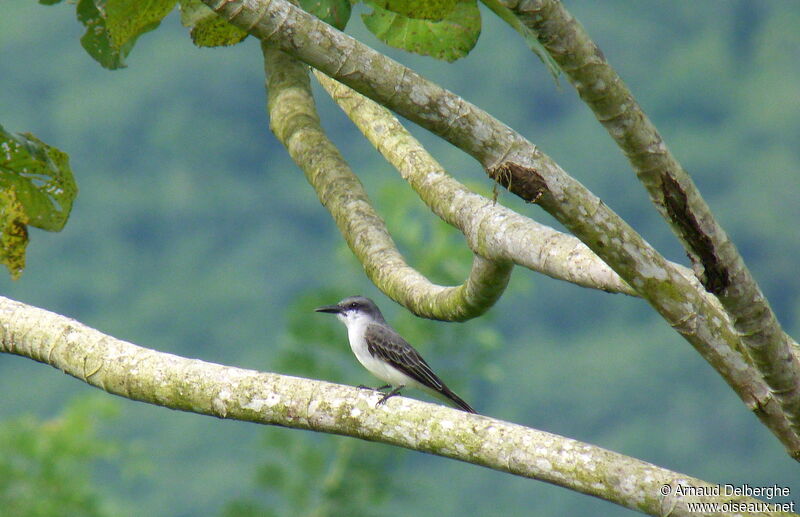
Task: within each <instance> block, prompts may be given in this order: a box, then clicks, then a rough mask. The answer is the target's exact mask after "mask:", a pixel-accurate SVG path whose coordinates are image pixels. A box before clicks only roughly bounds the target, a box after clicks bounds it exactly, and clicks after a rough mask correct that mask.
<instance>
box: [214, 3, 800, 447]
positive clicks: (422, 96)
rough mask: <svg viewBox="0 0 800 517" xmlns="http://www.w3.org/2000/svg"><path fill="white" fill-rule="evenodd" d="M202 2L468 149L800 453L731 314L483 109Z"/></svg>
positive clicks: (368, 59)
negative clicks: (636, 297)
mask: <svg viewBox="0 0 800 517" xmlns="http://www.w3.org/2000/svg"><path fill="white" fill-rule="evenodd" d="M203 2H204V3H206V4H207V5H208V6H209V7H211V8H212V9H214V10H215V11H216V12H217V13H218V14H220V15H221V16H222V17H223V18H225V19H226V20H228V21H230V22H231V23H232V24H233V25H235V26H237V27H240V28H242V29H244V30H247V31H248V32H250V33H251V34H253V35H255V36H256V37H258V38H260V39H261V40H262V41H264V42H267V43H269V44H270V45H274V46H275V47H276V48H280V49H281V50H284V51H285V52H287V53H288V54H290V55H292V56H294V57H296V58H297V59H300V60H302V61H304V62H305V63H308V64H310V65H312V66H313V67H314V68H316V69H318V70H320V71H322V72H324V73H325V74H326V75H328V76H330V77H333V78H334V79H337V80H339V81H340V82H342V83H344V84H346V85H348V86H350V87H351V88H353V89H355V90H356V91H358V92H360V93H362V94H364V95H366V96H367V97H370V98H371V99H373V100H375V101H376V102H378V103H380V104H383V105H384V106H386V107H388V108H391V109H392V110H394V111H395V112H397V113H399V114H400V115H402V116H404V117H406V118H408V119H409V120H411V121H413V122H416V123H418V124H420V125H421V126H422V127H424V128H426V129H428V130H429V131H432V132H433V133H435V134H437V135H439V136H441V137H442V138H444V139H446V140H447V141H449V142H451V143H452V144H453V145H455V146H457V147H459V148H461V149H463V150H464V151H466V152H468V153H469V154H471V155H472V156H473V157H474V158H475V159H477V160H478V161H479V162H480V163H482V164H483V165H484V167H485V168H486V170H487V173H488V174H489V175H490V177H492V178H493V179H495V180H496V181H498V182H499V183H501V184H502V185H503V186H504V187H505V188H507V189H508V190H509V191H511V192H513V193H514V194H517V195H519V196H520V197H522V198H523V199H525V200H526V201H529V202H531V203H533V202H536V203H537V204H539V205H540V206H541V207H542V208H544V209H545V210H547V211H548V212H549V213H550V214H551V215H553V216H554V217H555V218H556V219H557V220H558V221H559V222H561V223H562V224H564V226H566V227H567V228H568V229H569V230H570V231H571V232H572V233H573V234H574V235H575V236H576V237H578V238H579V239H580V240H581V241H583V242H584V243H585V244H586V245H587V246H589V248H590V249H591V250H592V251H594V252H595V253H596V254H597V255H598V256H599V257H600V258H601V259H602V260H603V261H604V262H606V263H607V264H608V265H609V266H611V267H612V269H614V271H616V272H617V273H618V274H619V275H620V276H621V277H622V278H623V279H624V280H625V281H626V282H627V283H628V284H629V285H630V286H631V287H633V288H634V289H635V290H636V291H637V292H638V293H639V294H640V295H641V296H642V297H643V298H645V299H646V300H647V301H648V302H649V303H650V305H651V306H652V307H653V308H655V309H656V310H657V311H658V312H659V314H661V316H662V317H663V318H664V319H665V320H666V321H667V322H668V323H669V324H670V325H672V326H673V327H674V328H675V329H676V330H677V331H678V332H679V333H680V334H681V335H682V336H683V337H684V338H685V339H686V340H687V341H688V342H689V343H691V344H692V345H693V346H694V347H695V349H696V350H697V351H698V352H699V353H700V354H701V355H702V356H703V357H704V358H705V359H706V360H707V361H708V362H709V363H710V364H711V365H712V366H713V367H714V368H715V369H716V370H717V371H718V372H719V373H720V375H722V377H723V378H724V379H725V381H726V382H727V383H728V385H730V386H731V387H732V388H733V389H734V391H735V392H736V394H737V395H738V396H739V397H740V398H741V399H742V401H743V402H744V403H745V404H746V405H747V407H749V408H750V409H751V410H752V411H753V412H754V413H755V414H756V415H757V416H758V417H759V418H760V419H761V421H762V422H763V423H764V424H765V425H766V426H767V427H768V428H769V429H770V430H771V431H772V432H773V433H774V434H775V436H776V437H778V439H779V440H780V441H781V442H782V443H783V444H784V446H785V447H786V448H787V450H788V452H789V454H790V455H792V456H793V457H794V458H796V459H800V436H798V434H797V433H795V432H794V431H793V430H792V428H791V426H790V424H789V422H788V420H787V418H786V415H785V414H784V413H783V410H782V408H781V407H780V405H779V404H777V403H776V401H775V400H774V398H773V396H772V392H771V390H770V389H769V387H768V386H767V385H766V384H765V383H764V381H763V379H762V378H761V376H760V375H759V373H758V372H757V371H755V370H754V368H753V367H752V366H750V365H749V364H747V362H746V359H745V356H744V352H743V350H742V345H741V341H740V338H739V336H738V334H737V332H736V331H735V330H734V329H733V328H732V324H731V322H730V321H729V319H728V316H727V314H726V313H725V312H724V311H721V310H720V309H719V308H718V307H717V306H716V305H715V304H714V302H712V301H710V300H709V298H708V297H709V296H710V295H709V294H708V293H706V292H705V291H702V290H698V289H696V288H695V287H694V285H693V284H692V282H690V281H689V280H687V279H686V278H684V277H683V275H681V273H680V272H679V271H677V270H676V269H675V268H673V267H672V266H671V265H670V264H669V263H668V262H667V260H666V259H665V258H664V257H662V256H661V255H660V254H659V253H658V252H657V251H656V250H655V249H653V248H652V246H650V245H649V244H648V243H647V242H645V241H644V239H642V237H641V236H640V235H639V234H637V233H636V232H635V231H634V230H633V228H631V227H630V225H628V224H627V223H626V222H625V221H623V220H622V219H621V218H620V217H619V216H618V215H617V214H616V213H614V212H613V211H612V210H611V209H610V208H608V207H607V206H606V205H605V204H604V203H603V202H602V201H601V200H600V199H598V198H597V197H596V196H595V195H594V194H592V193H591V192H590V191H589V190H588V189H586V187H584V186H583V185H581V184H580V183H579V182H578V181H576V180H575V179H574V178H572V177H570V176H569V175H568V174H567V173H566V172H565V171H564V170H563V169H561V168H560V167H559V166H558V164H556V163H555V162H553V161H552V160H551V159H550V158H549V157H548V156H546V155H545V154H544V153H542V152H541V151H539V149H538V148H536V146H534V145H533V144H532V143H530V142H528V141H527V140H526V139H525V138H524V137H522V136H521V135H519V134H518V133H516V132H514V131H513V130H512V129H511V128H509V127H508V126H506V125H505V124H503V123H502V122H500V121H498V120H496V119H495V118H493V117H492V116H491V115H489V114H488V113H486V112H485V111H483V110H481V109H480V108H477V107H476V106H474V105H472V104H470V103H468V102H467V101H465V100H463V99H461V98H460V97H458V96H457V95H455V94H453V93H452V92H449V91H447V90H445V89H444V88H442V87H440V86H438V85H436V84H433V83H432V82H430V81H428V80H426V79H425V78H423V77H422V76H420V75H419V74H417V73H415V72H414V71H412V70H410V69H408V68H406V67H404V66H403V65H401V64H399V63H397V62H396V61H393V60H391V59H389V58H387V57H386V56H383V55H381V54H379V53H378V52H376V51H375V50H373V49H371V48H369V47H367V46H366V45H364V44H362V43H359V42H358V41H356V40H355V39H353V38H351V37H350V36H348V35H346V34H343V33H342V32H340V31H337V30H336V29H334V28H333V27H331V26H329V25H327V24H325V23H324V22H322V21H320V20H319V19H317V18H315V17H313V16H311V15H309V14H308V13H306V12H305V11H303V10H301V9H299V8H297V7H295V6H293V5H292V4H290V3H289V2H287V1H286V0H270V1H269V2H267V1H266V0H245V1H242V0H203Z"/></svg>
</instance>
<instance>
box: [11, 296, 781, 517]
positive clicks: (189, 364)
mask: <svg viewBox="0 0 800 517" xmlns="http://www.w3.org/2000/svg"><path fill="white" fill-rule="evenodd" d="M0 352H4V353H11V354H16V355H19V356H23V357H28V358H31V359H34V360H36V361H39V362H42V363H45V364H49V365H51V366H53V367H54V368H57V369H59V370H61V371H63V372H64V373H67V374H68V375H71V376H73V377H75V378H77V379H79V380H81V381H83V382H86V383H87V384H90V385H92V386H95V387H97V388H100V389H102V390H104V391H106V392H108V393H112V394H114V395H119V396H122V397H125V398H127V399H131V400H138V401H141V402H146V403H148V404H154V405H157V406H162V407H166V408H170V409H177V410H181V411H189V412H193V413H198V414H203V415H210V416H215V417H218V418H228V419H233V420H242V421H248V422H255V423H259V424H267V425H278V426H283V427H291V428H296V429H307V430H311V431H318V432H324V433H330V434H339V435H343V436H351V437H355V438H361V439H363V440H370V441H375V442H381V443H386V444H389V445H396V446H399V447H405V448H407V449H412V450H417V451H421V452H427V453H430V454H435V455H437V456H443V457H447V458H453V459H457V460H460V461H464V462H468V463H473V464H475V465H481V466H484V467H488V468H491V469H494V470H499V471H504V472H509V473H511V474H514V475H517V476H523V477H527V478H532V479H538V480H541V481H545V482H548V483H552V484H555V485H559V486H563V487H566V488H569V489H571V490H575V491H578V492H581V493H584V494H588V495H592V496H595V497H599V498H602V499H605V500H607V501H611V502H614V503H617V504H619V505H622V506H626V507H628V508H631V509H634V510H638V511H641V512H644V513H648V514H651V515H667V514H669V515H674V516H683V515H685V516H689V515H709V516H711V515H719V514H711V513H689V511H688V507H687V503H688V502H693V501H696V500H700V501H702V502H719V503H725V502H730V501H733V502H737V503H751V504H756V503H761V502H760V501H757V500H754V499H752V498H744V497H734V498H728V497H702V498H699V499H698V498H680V497H677V498H676V497H669V496H668V497H663V496H662V495H660V490H661V489H662V487H663V486H664V485H670V486H672V487H676V486H677V485H679V484H680V485H682V486H689V487H698V488H701V489H702V488H706V487H711V486H712V485H711V484H709V483H707V482H705V481H702V480H700V479H696V478H692V477H689V476H685V475H683V474H679V473H676V472H672V471H669V470H666V469H662V468H659V467H657V466H655V465H652V464H649V463H646V462H643V461H639V460H637V459H635V458H631V457H628V456H623V455H621V454H617V453H614V452H611V451H608V450H605V449H601V448H599V447H595V446H593V445H589V444H586V443H581V442H578V441H575V440H571V439H568V438H564V437H561V436H558V435H554V434H550V433H545V432H543V431H537V430H535V429H530V428H526V427H523V426H520V425H516V424H511V423H508V422H503V421H501V420H496V419H494V418H490V417H487V416H481V415H472V414H469V413H465V412H463V411H458V410H455V409H451V408H448V407H445V406H440V405H435V404H429V403H426V402H420V401H417V400H413V399H408V398H405V397H393V398H391V399H389V400H388V401H387V402H386V404H384V405H382V406H377V407H376V403H377V401H378V400H379V397H380V395H379V394H377V393H375V392H372V391H365V390H359V389H357V388H353V387H349V386H342V385H338V384H332V383H328V382H322V381H315V380H310V379H302V378H299V377H291V376H288V375H278V374H274V373H262V372H257V371H253V370H245V369H241V368H233V367H230V366H222V365H218V364H213V363H207V362H204V361H200V360H197V359H186V358H184V357H179V356H176V355H172V354H166V353H163V352H157V351H155V350H150V349H146V348H142V347H139V346H136V345H133V344H131V343H128V342H125V341H122V340H119V339H115V338H113V337H111V336H108V335H106V334H103V333H101V332H99V331H97V330H95V329H92V328H89V327H87V326H85V325H83V324H82V323H79V322H77V321H75V320H72V319H70V318H66V317H64V316H60V315H58V314H54V313H52V312H48V311H45V310H43V309H39V308H36V307H31V306H28V305H25V304H22V303H19V302H16V301H13V300H10V299H8V298H4V297H0ZM754 514H755V513H754ZM742 515H751V514H750V513H743V514H742ZM758 515H779V514H778V513H777V512H776V513H774V514H773V513H758ZM784 515H785V514H784Z"/></svg>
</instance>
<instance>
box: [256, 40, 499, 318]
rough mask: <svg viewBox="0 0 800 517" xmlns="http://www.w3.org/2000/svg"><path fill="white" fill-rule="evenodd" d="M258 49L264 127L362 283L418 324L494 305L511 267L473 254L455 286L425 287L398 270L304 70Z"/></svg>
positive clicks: (385, 233) (397, 258)
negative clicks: (363, 277)
mask: <svg viewBox="0 0 800 517" xmlns="http://www.w3.org/2000/svg"><path fill="white" fill-rule="evenodd" d="M262 48H263V52H264V67H265V71H266V73H267V92H268V97H269V102H268V104H269V118H270V127H271V128H272V131H273V133H275V135H276V136H277V138H278V140H280V141H281V143H283V145H284V146H286V149H287V150H288V151H289V155H290V156H291V157H292V159H293V160H294V161H295V162H296V163H297V164H298V165H299V166H300V168H301V169H303V171H304V172H305V174H306V178H307V179H308V181H309V183H311V185H312V186H313V187H314V190H315V191H316V192H317V195H318V196H319V199H320V202H321V203H322V204H323V205H324V206H325V208H327V209H328V211H329V212H330V213H331V215H332V216H333V218H334V220H335V221H336V225H337V226H338V227H339V231H340V232H341V233H342V236H343V237H344V238H345V240H346V241H347V244H348V245H349V246H350V249H351V250H353V253H354V254H355V255H356V257H357V258H358V260H359V261H360V262H361V264H362V265H363V266H364V271H365V272H366V273H367V276H369V278H370V280H372V282H373V283H374V284H375V285H376V286H377V287H378V288H379V289H380V290H381V291H383V292H384V293H386V294H387V295H388V296H389V297H391V298H392V299H394V300H395V301H397V302H398V303H400V304H402V305H404V306H405V307H407V308H408V309H409V310H410V311H411V312H413V313H414V314H416V315H418V316H422V317H425V318H431V319H438V320H447V321H464V320H467V319H471V318H474V317H476V316H479V315H481V314H483V313H484V312H486V311H487V310H488V309H489V308H490V307H491V306H492V305H494V303H495V302H496V301H497V300H498V298H500V296H501V295H502V294H503V291H504V290H505V288H506V286H507V285H508V279H509V277H510V276H511V269H512V267H513V264H512V263H511V262H510V261H508V260H489V259H487V258H484V257H482V256H481V255H479V254H475V256H474V258H473V262H472V269H471V271H470V274H469V277H468V278H467V280H466V281H465V282H464V284H462V285H460V286H457V287H443V286H440V285H436V284H433V283H431V282H430V281H429V280H428V279H427V278H425V277H424V276H423V275H422V274H421V273H419V272H418V271H416V270H415V269H413V268H412V267H411V266H409V265H408V264H406V262H405V260H404V259H403V256H402V255H401V254H400V252H399V251H398V249H397V246H396V245H395V243H394V241H393V240H392V236H391V235H390V234H389V230H388V229H387V228H386V225H385V224H384V222H383V220H382V219H381V218H380V216H379V215H378V214H377V212H375V210H374V209H373V207H372V204H371V202H370V200H369V197H368V196H367V193H366V192H365V191H364V188H363V186H362V185H361V182H359V181H358V178H357V177H356V175H355V174H353V171H352V170H351V169H350V167H349V166H348V165H347V163H346V162H345V160H344V158H343V157H342V155H341V154H340V153H339V151H338V149H336V147H335V146H334V144H333V143H332V142H331V141H330V140H329V139H328V137H327V136H326V135H325V132H324V130H323V129H322V126H320V123H319V116H318V115H317V111H316V107H315V105H314V99H313V97H312V94H311V87H310V85H309V80H308V69H307V67H306V66H305V65H303V64H301V63H300V62H298V61H296V60H295V59H293V58H291V57H289V56H288V55H287V54H285V53H283V52H281V51H280V50H276V49H271V48H269V47H267V46H266V45H262Z"/></svg>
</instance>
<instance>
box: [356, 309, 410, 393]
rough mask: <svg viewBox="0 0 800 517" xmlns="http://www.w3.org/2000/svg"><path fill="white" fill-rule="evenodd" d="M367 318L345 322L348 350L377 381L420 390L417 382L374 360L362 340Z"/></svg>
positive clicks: (378, 360)
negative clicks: (348, 343) (348, 342)
mask: <svg viewBox="0 0 800 517" xmlns="http://www.w3.org/2000/svg"><path fill="white" fill-rule="evenodd" d="M369 323H370V320H369V319H368V318H351V319H350V320H349V321H346V322H345V324H346V325H347V338H348V340H349V341H350V349H351V350H353V354H355V356H356V359H358V362H359V363H361V365H362V366H364V368H366V369H367V370H368V371H369V372H370V373H371V374H372V375H374V376H375V377H377V378H378V379H380V380H382V381H384V382H386V383H388V384H391V385H392V386H395V387H396V386H401V385H402V386H407V387H409V388H422V389H424V388H423V387H422V386H421V385H420V384H419V383H418V382H417V381H415V380H414V379H412V378H411V377H409V376H408V375H406V374H404V373H403V372H401V371H400V370H398V369H396V368H394V367H392V366H390V365H389V364H388V363H386V362H385V361H382V360H380V359H376V358H375V357H373V356H372V354H370V353H369V350H368V349H367V341H366V340H365V339H364V332H365V330H366V328H367V325H369Z"/></svg>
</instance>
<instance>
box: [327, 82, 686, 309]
mask: <svg viewBox="0 0 800 517" xmlns="http://www.w3.org/2000/svg"><path fill="white" fill-rule="evenodd" d="M314 74H315V76H316V77H317V79H318V80H319V82H320V83H321V84H322V86H323V87H324V88H325V90H326V91H327V92H328V94H330V96H331V97H332V98H333V100H334V101H336V103H337V104H339V107H341V108H342V110H343V111H344V112H345V114H347V116H348V117H349V118H350V119H351V120H352V121H353V123H354V124H355V125H356V126H357V127H358V129H359V130H360V131H361V132H362V133H363V134H364V136H366V137H367V139H368V140H369V141H370V143H372V145H373V146H375V148H376V149H377V150H378V151H379V152H380V153H381V154H382V155H383V157H384V158H386V160H387V161H388V162H389V163H391V164H392V165H393V166H394V167H395V168H396V169H397V170H398V172H400V175H401V176H402V177H403V179H405V180H406V181H408V183H409V184H410V185H411V187H412V188H413V189H414V191H415V192H416V193H417V195H419V197H420V199H422V201H423V202H424V203H425V204H426V205H428V207H429V208H430V209H431V211H433V213H435V214H436V215H438V216H439V217H440V218H441V219H442V220H443V221H445V222H446V223H448V224H450V225H452V226H454V227H455V228H458V229H459V230H460V231H461V233H463V234H464V236H465V237H466V239H467V242H468V243H469V247H470V249H472V250H474V251H475V252H476V253H478V254H479V255H481V256H483V257H487V258H490V259H494V260H500V261H511V262H514V263H515V264H518V265H521V266H524V267H527V268H529V269H531V270H533V271H538V272H540V273H543V274H545V275H548V276H550V277H552V278H555V279H558V280H566V281H568V282H572V283H574V284H577V285H580V286H583V287H591V288H595V289H602V290H604V291H608V292H615V293H624V294H628V295H635V294H636V292H635V291H634V290H633V289H632V288H631V287H630V286H629V285H628V284H626V283H625V281H624V280H622V279H621V278H620V277H619V275H618V274H616V273H615V272H614V271H613V270H612V269H611V268H610V267H608V265H607V264H606V263H605V262H603V261H602V260H600V258H599V257H598V256H597V255H595V254H594V253H592V251H591V250H590V249H589V248H587V247H586V245H585V244H583V243H582V242H581V241H579V240H578V239H576V238H575V237H573V236H572V235H568V234H565V233H562V232H559V231H557V230H555V229H553V228H550V227H549V226H545V225H543V224H539V223H538V222H536V221H534V220H533V219H530V218H528V217H524V216H522V215H520V214H518V213H517V212H514V211H513V210H510V209H508V208H506V207H504V206H502V205H499V204H497V203H496V202H495V201H493V200H491V199H488V198H486V197H484V196H481V195H480V194H477V193H475V192H473V191H472V190H470V189H469V188H467V187H466V186H464V185H463V184H461V183H460V182H458V181H457V180H456V179H454V178H453V177H451V176H450V175H449V174H447V172H446V171H445V170H444V168H443V167H442V166H441V165H440V164H439V162H437V161H436V160H435V159H434V158H433V156H431V155H430V154H429V153H428V151H427V150H426V149H425V148H424V147H423V146H422V144H420V143H419V141H418V140H417V139H416V138H414V137H413V136H412V135H411V133H409V132H408V130H406V128H405V127H403V125H402V124H401V123H400V121H399V120H397V118H395V117H394V116H393V115H392V114H391V113H390V112H389V110H387V109H386V108H384V107H383V106H381V105H379V104H378V103H376V102H374V101H372V100H371V99H369V98H367V97H364V96H363V95H361V94H360V93H358V92H356V91H355V90H353V89H352V88H349V87H347V86H345V85H344V84H342V83H340V82H338V81H335V80H333V79H331V78H330V77H328V76H327V75H325V74H323V73H321V72H319V71H315V72H314ZM686 274H689V275H691V271H689V270H688V269H687V270H686Z"/></svg>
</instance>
